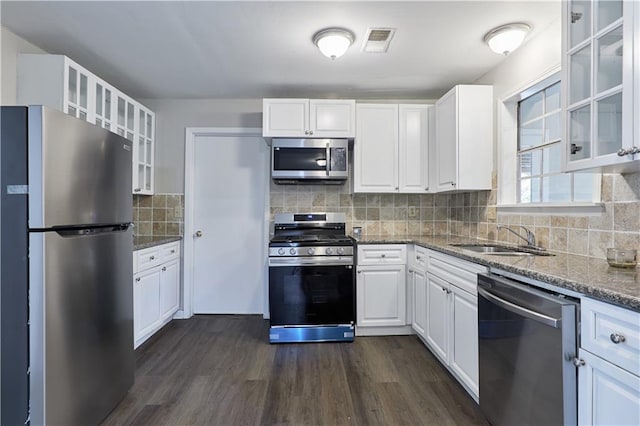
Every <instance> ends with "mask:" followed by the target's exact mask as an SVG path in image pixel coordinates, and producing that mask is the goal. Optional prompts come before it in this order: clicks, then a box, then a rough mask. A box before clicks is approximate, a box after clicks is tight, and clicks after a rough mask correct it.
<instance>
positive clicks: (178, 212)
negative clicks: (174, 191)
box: [173, 206, 182, 219]
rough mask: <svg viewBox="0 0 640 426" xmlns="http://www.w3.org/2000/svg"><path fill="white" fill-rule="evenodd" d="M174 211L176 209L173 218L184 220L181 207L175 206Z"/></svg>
mask: <svg viewBox="0 0 640 426" xmlns="http://www.w3.org/2000/svg"><path fill="white" fill-rule="evenodd" d="M173 209H174V210H173V216H174V217H175V218H176V219H182V207H180V206H175V207H174V208H173Z"/></svg>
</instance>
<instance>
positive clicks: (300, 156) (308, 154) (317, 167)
mask: <svg viewBox="0 0 640 426" xmlns="http://www.w3.org/2000/svg"><path fill="white" fill-rule="evenodd" d="M348 176H349V141H348V140H347V139H278V138H275V139H272V141H271V178H272V179H273V180H274V182H276V183H335V184H340V183H344V181H345V180H347V177H348Z"/></svg>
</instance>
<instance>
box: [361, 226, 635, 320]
mask: <svg viewBox="0 0 640 426" xmlns="http://www.w3.org/2000/svg"><path fill="white" fill-rule="evenodd" d="M412 243H413V244H417V245H419V246H422V247H425V248H429V249H433V250H437V251H440V252H443V253H447V254H451V255H454V256H457V257H459V258H462V259H466V260H469V261H471V262H475V263H479V264H482V265H485V266H489V267H490V268H496V269H501V270H503V271H507V272H511V273H514V274H518V275H522V276H525V277H528V278H531V279H534V280H538V281H542V282H544V283H548V284H552V285H555V286H557V287H561V288H566V289H569V290H572V291H575V292H577V293H581V294H584V295H586V296H590V297H593V298H595V299H599V300H602V301H606V302H609V303H614V304H617V305H620V306H623V307H626V308H629V309H633V310H636V311H640V268H639V267H636V268H630V269H624V268H613V267H611V266H609V264H608V263H607V261H606V260H605V259H599V258H594V257H587V256H578V255H571V254H566V253H555V252H552V253H553V254H555V256H500V255H487V254H480V253H474V252H470V251H468V250H464V249H461V248H459V247H454V246H451V245H450V244H487V243H491V242H490V241H486V240H474V239H470V238H461V237H451V236H434V237H426V236H413V235H406V236H390V237H386V236H367V237H362V238H361V239H360V240H359V241H358V244H412Z"/></svg>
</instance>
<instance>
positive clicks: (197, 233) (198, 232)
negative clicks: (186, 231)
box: [194, 231, 202, 238]
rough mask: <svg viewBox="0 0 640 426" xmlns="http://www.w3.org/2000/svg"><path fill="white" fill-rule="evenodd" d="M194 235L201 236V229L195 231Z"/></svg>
mask: <svg viewBox="0 0 640 426" xmlns="http://www.w3.org/2000/svg"><path fill="white" fill-rule="evenodd" d="M194 235H195V236H196V237H198V238H200V237H202V231H196V233H195V234H194Z"/></svg>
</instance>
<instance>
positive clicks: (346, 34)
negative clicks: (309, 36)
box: [313, 28, 354, 59]
mask: <svg viewBox="0 0 640 426" xmlns="http://www.w3.org/2000/svg"><path fill="white" fill-rule="evenodd" d="M353 40H354V36H353V33H352V32H351V31H349V30H345V29H343V28H327V29H324V30H321V31H318V32H317V33H315V34H314V36H313V44H315V45H316V46H318V49H320V52H322V54H323V55H324V56H326V57H328V58H331V59H336V58H339V57H340V56H342V55H344V54H345V52H346V51H347V49H348V48H349V46H351V44H352V43H353Z"/></svg>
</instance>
